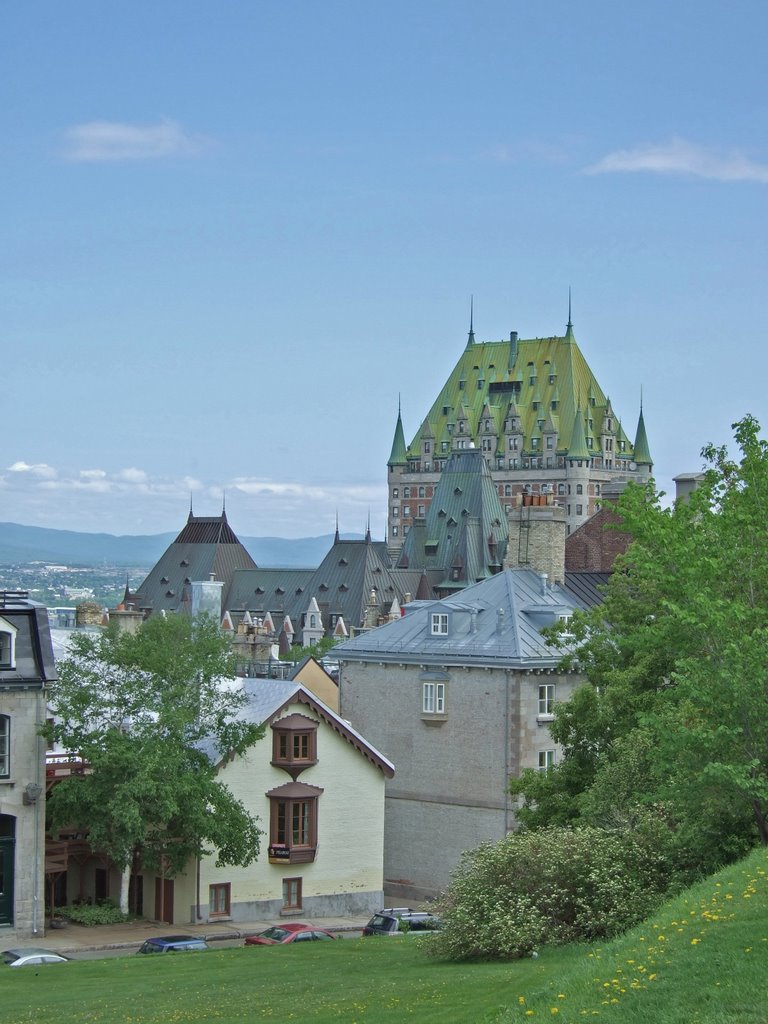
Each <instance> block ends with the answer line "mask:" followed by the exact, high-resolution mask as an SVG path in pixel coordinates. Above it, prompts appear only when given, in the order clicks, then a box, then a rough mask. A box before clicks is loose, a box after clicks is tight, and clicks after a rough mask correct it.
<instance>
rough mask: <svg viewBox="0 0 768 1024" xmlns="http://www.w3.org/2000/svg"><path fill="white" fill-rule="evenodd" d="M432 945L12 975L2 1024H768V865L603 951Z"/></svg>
mask: <svg viewBox="0 0 768 1024" xmlns="http://www.w3.org/2000/svg"><path fill="white" fill-rule="evenodd" d="M427 942H429V939H428V938H426V939H423V940H419V939H415V938H413V937H407V938H403V939H344V940H342V941H339V942H335V943H318V944H316V945H315V944H312V945H307V946H296V947H291V946H288V947H284V948H268V947H267V948H263V949H258V948H256V949H254V948H249V949H242V948H241V949H222V950H216V949H214V950H212V951H211V952H209V953H199V954H197V953H189V954H186V953H185V954H177V955H168V956H155V957H138V956H129V957H125V958H121V959H108V960H93V961H81V962H77V963H71V964H68V965H66V966H61V967H48V968H42V969H40V970H39V972H35V971H33V970H32V969H31V968H29V969H24V968H21V969H19V970H15V971H14V970H11V969H6V970H4V971H3V973H2V975H0V1021H2V1024H20V1022H22V1021H23V1022H30V1024H31V1022H34V1024H54V1022H55V1024H86V1022H87V1024H176V1022H187V1021H189V1022H202V1021H213V1022H221V1024H226V1022H230V1021H232V1022H235V1021H263V1020H271V1021H275V1022H279V1024H282V1022H286V1021H300V1020H302V1021H303V1020H308V1021H312V1022H315V1024H322V1022H330V1021H344V1022H354V1021H357V1022H363V1021H365V1022H370V1024H388V1022H395V1021H398V1022H399V1021H403V1020H408V1019H411V1018H412V1019H413V1020H414V1021H415V1020H418V1021H424V1022H427V1024H432V1022H438V1021H439V1022H450V1024H453V1022H457V1024H458V1022H464V1021H466V1022H483V1024H518V1022H525V1021H530V1022H532V1024H535V1022H536V1021H537V1020H538V1021H541V1020H549V1021H552V1020H555V1021H556V1024H573V1022H576V1021H581V1022H583V1021H585V1020H586V1019H595V1018H597V1020H598V1021H606V1022H609V1021H610V1022H614V1021H615V1022H617V1024H619V1022H620V1024H726V1022H727V1024H746V1022H760V1024H764V1022H765V1021H766V1020H768V1011H767V1010H766V996H765V992H764V984H763V979H764V976H765V961H766V957H768V855H767V854H766V852H765V851H764V850H760V851H757V852H756V853H755V854H753V855H752V857H750V858H749V859H748V860H747V861H745V862H743V863H742V864H739V865H736V866H735V867H732V868H729V869H728V870H727V871H725V872H722V873H721V874H720V875H717V876H715V877H714V878H712V879H708V880H707V881H706V882H704V883H702V884H701V885H699V886H696V887H695V888H693V889H691V890H689V891H688V892H687V893H685V894H684V895H683V896H681V897H679V898H678V899H676V900H674V901H673V902H671V903H669V904H667V906H665V907H664V908H663V911H662V912H661V913H660V914H659V915H657V916H656V917H655V918H653V919H652V920H651V921H648V922H646V923H645V924H644V925H643V926H641V927H640V928H638V929H635V930H634V931H632V932H630V933H628V934H627V935H625V936H623V937H622V938H620V939H618V940H616V941H614V942H612V943H608V944H605V945H604V946H602V947H586V946H569V947H563V948H560V949H544V950H541V951H540V955H539V957H538V959H526V960H522V961H513V962H511V963H503V964H495V963H492V964H486V963H483V964H447V963H440V962H435V961H432V960H430V959H429V958H428V957H426V956H425V955H424V954H423V951H422V949H423V947H422V943H427Z"/></svg>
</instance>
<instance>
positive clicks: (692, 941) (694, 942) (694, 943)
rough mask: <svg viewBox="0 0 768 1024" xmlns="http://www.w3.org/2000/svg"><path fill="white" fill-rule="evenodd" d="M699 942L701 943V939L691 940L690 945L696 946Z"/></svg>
mask: <svg viewBox="0 0 768 1024" xmlns="http://www.w3.org/2000/svg"><path fill="white" fill-rule="evenodd" d="M700 942H701V939H691V945H692V946H698V944H699V943H700Z"/></svg>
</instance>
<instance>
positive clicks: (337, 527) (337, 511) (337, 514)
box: [333, 509, 339, 544]
mask: <svg viewBox="0 0 768 1024" xmlns="http://www.w3.org/2000/svg"><path fill="white" fill-rule="evenodd" d="M333 543H334V544H338V543H339V510H338V509H336V533H335V534H334V537H333Z"/></svg>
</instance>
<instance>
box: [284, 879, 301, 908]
mask: <svg viewBox="0 0 768 1024" xmlns="http://www.w3.org/2000/svg"><path fill="white" fill-rule="evenodd" d="M301 883H302V879H301V876H297V877H294V878H284V879H283V907H282V911H283V913H292V912H294V911H300V910H302V909H303V906H302V894H301ZM294 895H295V899H292V897H293V896H294Z"/></svg>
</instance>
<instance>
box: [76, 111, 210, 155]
mask: <svg viewBox="0 0 768 1024" xmlns="http://www.w3.org/2000/svg"><path fill="white" fill-rule="evenodd" d="M64 139H65V148H64V156H65V157H66V159H67V160H72V161H75V162H80V163H87V162H100V161H115V160H158V159H162V158H164V157H175V156H193V155H194V154H195V153H199V152H200V150H201V149H203V148H204V147H205V145H206V144H207V143H206V140H205V139H204V138H203V137H202V136H199V135H191V134H190V133H188V132H186V131H185V130H184V129H183V128H182V127H181V125H180V124H177V123H176V122H175V121H169V120H162V121H159V122H158V123H157V124H148V125H140V124H125V123H124V122H120V121H89V122H88V123H87V124H78V125H74V127H72V128H68V129H67V131H66V132H65V133H64Z"/></svg>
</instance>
